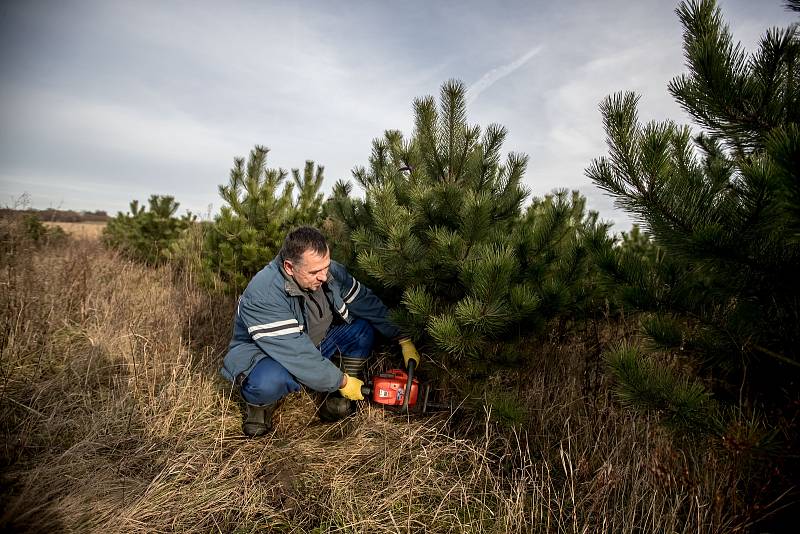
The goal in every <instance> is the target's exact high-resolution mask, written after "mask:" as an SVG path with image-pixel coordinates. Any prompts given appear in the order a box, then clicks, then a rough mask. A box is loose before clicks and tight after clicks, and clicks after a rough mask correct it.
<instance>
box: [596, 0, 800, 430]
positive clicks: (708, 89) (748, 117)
mask: <svg viewBox="0 0 800 534" xmlns="http://www.w3.org/2000/svg"><path fill="white" fill-rule="evenodd" d="M677 14H678V17H679V18H680V20H681V22H682V24H683V27H684V53H685V57H686V61H687V67H688V69H689V72H688V73H686V74H683V75H681V76H678V77H677V78H675V79H674V80H673V81H672V82H671V83H670V84H669V91H670V93H671V94H672V95H673V96H674V97H675V99H676V100H677V101H678V102H679V104H680V105H681V106H682V107H683V109H684V110H686V111H687V112H688V113H689V114H690V115H691V116H692V117H693V118H694V119H695V121H696V122H697V123H698V124H699V125H700V126H701V127H702V128H703V131H702V133H700V134H698V135H696V136H694V137H692V135H691V132H690V130H689V128H688V127H684V126H678V125H676V124H674V123H672V122H669V121H667V122H661V123H656V122H651V123H648V124H646V125H641V124H640V123H639V121H638V119H637V102H638V97H637V96H636V95H634V94H632V93H619V94H615V95H612V96H610V97H608V98H606V99H605V100H604V101H603V103H602V104H601V111H602V114H603V120H604V124H605V129H606V133H607V136H608V145H609V152H610V153H609V156H608V157H602V158H600V159H598V160H596V161H594V162H593V164H592V165H591V166H590V167H589V168H588V169H587V174H588V176H589V177H590V178H592V180H594V181H595V182H596V183H597V184H598V185H599V186H600V187H602V188H603V189H605V190H606V191H608V192H609V193H610V194H611V195H612V196H614V197H615V198H616V200H617V203H618V205H619V206H621V207H622V208H624V209H626V210H627V211H629V212H631V213H632V214H633V215H634V216H635V217H636V218H637V219H638V221H639V222H640V223H641V225H642V226H643V228H645V229H646V231H647V232H648V233H649V234H650V235H651V236H652V239H653V244H654V247H655V248H651V249H650V251H649V252H648V253H647V254H642V253H641V252H640V251H636V250H634V247H630V246H628V247H619V248H616V249H615V250H614V251H612V252H609V251H606V252H604V253H603V254H599V255H598V260H599V263H600V265H601V266H602V267H603V268H604V271H605V272H606V273H607V275H608V277H609V278H608V280H609V281H611V282H613V284H612V286H613V287H614V288H615V289H616V293H617V295H618V297H619V298H620V299H621V300H622V301H623V302H624V303H625V304H627V305H628V306H629V307H632V308H634V309H637V310H640V311H641V312H643V313H644V314H645V315H643V320H642V325H643V333H644V334H645V335H646V336H647V338H648V339H649V340H650V347H649V349H650V350H644V349H647V347H637V346H632V347H631V346H621V347H619V348H618V350H616V351H613V353H612V354H611V355H610V361H611V364H612V367H613V369H614V372H615V375H616V377H617V378H618V379H619V381H620V386H621V389H622V391H623V392H624V393H623V395H622V396H623V398H624V399H625V400H626V401H627V402H629V403H631V404H634V405H638V406H641V407H645V408H648V409H652V410H656V411H658V412H659V413H662V415H663V414H667V419H669V420H670V421H671V422H672V423H674V424H675V426H678V427H682V428H683V429H685V430H686V429H688V430H691V431H706V432H712V433H713V432H720V431H723V428H724V425H723V424H722V422H721V421H720V414H721V413H722V412H724V411H725V410H722V412H721V408H720V407H719V406H718V402H723V403H727V401H728V400H731V401H736V400H738V399H739V396H740V395H742V394H745V398H744V401H745V404H746V405H747V406H749V408H750V409H754V407H757V406H761V409H763V410H768V409H770V408H769V407H771V408H772V409H774V408H775V407H776V406H783V407H785V406H786V403H787V399H786V398H785V393H786V392H787V391H789V392H792V391H793V389H794V388H792V387H791V386H788V387H789V389H788V390H787V389H782V388H785V387H786V385H788V384H790V383H791V380H794V379H795V378H796V376H797V369H798V367H800V360H799V359H800V354H799V353H798V342H800V328H798V326H797V325H798V324H800V283H798V277H797V267H798V265H800V242H799V241H798V236H799V235H800V234H799V233H798V231H799V230H800V177H798V170H799V169H800V128H799V127H798V118H800V92H799V91H800V90H799V89H798V87H800V83H799V82H800V79H798V78H799V77H800V76H799V75H798V59H800V57H799V56H798V52H800V46H799V45H800V43H799V42H798V33H797V26H796V25H792V26H790V27H788V28H785V29H771V30H769V31H768V32H767V33H766V34H765V35H764V37H763V38H762V39H761V42H760V46H759V50H758V51H757V52H756V53H754V54H752V55H747V54H746V53H745V51H744V50H742V48H741V46H740V45H738V44H734V42H733V39H732V36H731V35H730V32H729V30H728V28H727V27H726V26H725V24H724V22H723V19H722V15H721V12H720V10H719V9H718V8H717V7H716V5H715V3H714V2H713V1H711V0H702V1H690V2H683V3H682V4H681V5H680V7H679V8H678V9H677ZM652 349H658V350H659V351H660V352H652ZM632 354H634V355H635V357H634V356H632ZM665 356H666V357H665ZM676 358H677V359H676ZM668 362H671V363H668ZM676 362H678V364H677V365H676ZM712 378H713V380H710V379H712ZM704 384H705V385H704ZM709 385H710V386H711V389H709ZM782 385H783V386H782ZM712 391H713V392H714V395H712ZM795 395H796V391H794V392H793V393H790V395H789V396H790V397H793V396H795ZM714 399H716V400H714ZM788 402H791V399H788Z"/></svg>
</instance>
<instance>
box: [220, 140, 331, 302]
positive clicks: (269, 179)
mask: <svg viewBox="0 0 800 534" xmlns="http://www.w3.org/2000/svg"><path fill="white" fill-rule="evenodd" d="M268 153H269V149H268V148H266V147H263V146H256V147H255V148H254V149H253V150H251V151H250V155H249V157H248V159H247V161H246V162H245V159H244V158H235V159H234V166H233V168H232V169H231V172H230V181H229V183H228V184H227V185H221V186H220V187H219V193H220V196H221V197H222V199H223V200H224V201H225V202H226V204H227V205H225V206H223V207H222V208H221V209H220V214H219V215H218V216H217V217H216V218H215V220H214V224H213V226H212V227H211V229H210V230H209V231H208V233H207V234H206V243H205V252H206V255H205V264H206V269H207V270H208V271H209V272H211V273H215V274H216V275H218V277H219V279H220V280H221V282H222V284H223V287H224V289H225V290H226V291H228V292H231V293H238V292H240V291H241V290H242V289H244V287H245V285H246V284H247V283H248V282H249V280H250V278H252V277H253V275H254V274H255V273H257V272H258V271H259V270H261V269H262V268H263V267H264V265H266V264H267V263H269V262H270V261H271V260H272V259H273V258H274V257H275V254H276V253H277V252H278V250H279V249H280V247H281V244H282V243H283V238H284V237H285V235H286V233H287V232H288V231H289V230H290V229H291V228H292V227H293V226H298V225H301V224H310V225H317V224H319V223H320V221H321V214H322V199H323V196H322V195H321V194H320V193H319V190H320V188H321V186H322V181H323V168H322V167H320V166H316V167H315V165H314V162H313V161H307V162H306V164H305V167H304V170H303V173H302V175H301V174H300V171H299V169H293V170H292V181H291V182H287V181H286V178H287V176H288V174H287V172H286V171H285V170H284V169H270V168H267V154H268ZM295 186H296V187H297V196H296V198H295Z"/></svg>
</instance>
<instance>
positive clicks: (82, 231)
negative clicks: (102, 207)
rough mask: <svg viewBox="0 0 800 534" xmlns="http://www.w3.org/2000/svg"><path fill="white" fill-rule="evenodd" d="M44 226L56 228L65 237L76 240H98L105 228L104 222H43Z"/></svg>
mask: <svg viewBox="0 0 800 534" xmlns="http://www.w3.org/2000/svg"><path fill="white" fill-rule="evenodd" d="M44 225H45V226H48V227H53V226H58V227H60V228H61V229H62V230H64V231H65V232H66V233H67V235H70V236H72V237H75V238H77V239H99V238H100V235H101V234H102V233H103V229H104V228H105V227H106V223H104V222H49V221H48V222H45V223H44Z"/></svg>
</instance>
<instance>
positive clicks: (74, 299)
mask: <svg viewBox="0 0 800 534" xmlns="http://www.w3.org/2000/svg"><path fill="white" fill-rule="evenodd" d="M19 250H22V249H18V251H19ZM2 257H3V262H4V263H3V265H2V274H0V276H1V277H2V279H0V283H2V284H3V287H4V290H3V292H2V296H0V305H1V306H2V319H1V321H2V322H1V323H0V324H2V360H0V373H1V374H2V383H1V384H0V388H2V389H1V390H0V425H1V426H0V428H1V429H2V430H1V431H2V436H3V448H2V456H1V457H0V461H1V462H2V466H3V476H2V492H3V497H2V502H3V510H2V516H1V518H0V525H2V526H3V527H4V528H6V529H7V530H29V531H40V532H41V531H79V532H92V531H98V532H99V531H102V532H108V531H110V532H234V531H236V532H255V531H261V532H363V533H373V532H412V531H413V532H426V531H429V532H498V533H499V532H642V531H646V532H721V531H725V530H732V529H733V527H734V523H733V521H734V519H735V517H736V515H735V511H736V510H735V509H734V508H733V507H732V503H734V501H733V500H732V499H731V497H730V495H728V494H727V493H726V492H727V488H728V487H729V486H730V480H729V479H728V478H726V477H728V476H729V474H728V473H729V472H730V469H728V467H727V466H726V465H714V464H713V463H711V462H712V460H713V458H715V456H714V454H713V451H702V450H699V451H696V455H695V456H692V457H687V456H683V455H682V454H683V453H677V452H676V451H674V450H673V449H672V448H671V447H670V445H669V443H670V440H669V439H667V437H666V436H663V435H662V434H660V433H659V431H657V430H656V427H655V426H654V425H650V424H648V423H646V422H644V423H642V422H641V421H639V420H635V419H629V418H628V417H627V416H626V415H624V414H623V413H621V412H619V411H618V410H617V409H616V408H615V405H614V403H613V402H611V400H610V398H609V395H608V392H607V390H606V389H605V386H604V385H602V384H600V385H598V386H597V387H596V388H595V389H594V390H592V391H591V392H589V391H587V384H586V381H585V380H584V375H583V373H585V372H587V368H586V365H585V361H586V357H585V354H584V353H582V352H581V350H582V349H581V346H580V345H571V346H569V347H558V346H549V347H545V348H543V349H542V350H541V351H540V354H539V355H538V357H539V358H540V359H541V361H539V362H537V364H536V367H535V368H534V370H533V371H531V372H529V373H528V376H526V377H523V378H524V380H523V381H522V383H524V384H525V385H526V387H524V388H520V389H517V390H516V391H515V393H514V395H515V396H516V398H517V399H518V401H519V402H520V403H521V405H522V406H524V407H525V409H526V413H528V414H529V415H528V416H527V420H526V421H525V423H524V424H522V425H519V426H516V427H514V426H511V427H509V426H508V425H507V424H503V420H502V418H500V417H498V416H497V414H496V413H494V411H493V409H491V408H487V409H486V410H485V411H484V412H483V413H481V412H478V413H477V414H474V413H470V414H464V413H462V412H463V409H462V410H459V411H457V412H456V413H455V414H450V413H442V414H439V415H435V416H431V417H427V418H423V419H411V420H408V419H406V418H403V417H399V416H396V415H393V414H391V413H387V412H384V411H382V410H380V409H378V408H374V407H371V406H367V405H363V406H362V407H361V410H360V411H359V413H358V414H357V415H356V416H355V417H353V418H351V419H349V420H347V421H344V422H341V423H339V424H334V425H329V424H322V423H320V422H319V421H318V420H317V418H316V416H315V409H314V404H315V403H314V399H313V398H312V396H311V395H309V394H306V393H301V394H296V395H293V396H290V397H289V398H287V399H286V401H285V402H284V403H283V405H282V406H281V407H280V409H279V410H278V412H277V415H276V430H275V431H274V433H272V434H271V435H270V436H269V437H267V438H266V439H259V440H247V439H244V438H243V437H242V436H241V430H240V428H241V427H240V425H241V416H240V408H239V406H238V401H237V400H236V396H235V395H233V394H232V392H231V391H230V389H229V387H228V385H227V383H225V382H224V381H223V380H221V379H220V378H219V376H218V367H219V363H220V360H221V357H222V355H223V353H224V350H225V345H226V343H227V338H228V335H229V328H230V320H231V315H232V312H233V307H234V301H233V300H232V299H229V298H224V297H212V296H209V295H208V294H207V293H205V292H203V291H200V290H197V289H196V288H194V287H193V286H192V284H191V283H189V282H187V281H186V280H190V279H191V274H190V273H189V274H187V273H183V275H181V276H175V275H174V273H173V272H172V271H170V270H169V269H168V268H161V269H158V270H152V269H147V268H144V267H142V266H140V265H136V264H133V263H130V262H128V261H126V260H124V259H122V258H120V257H119V256H117V255H114V254H113V253H110V252H108V251H106V250H104V249H102V248H101V247H100V245H99V244H98V242H97V241H94V240H90V239H72V240H71V241H70V242H69V243H68V244H67V245H66V246H64V247H61V248H54V247H45V248H39V249H33V248H30V249H25V251H24V252H18V253H15V254H13V255H9V254H7V255H3V256H2ZM496 380H497V383H496V384H495V386H496V387H497V388H508V387H510V382H505V381H503V380H502V379H501V378H497V379H496ZM515 383H516V384H519V381H518V382H515ZM524 428H527V430H523V429H524ZM704 467H705V468H706V470H705V471H702V469H701V468H704Z"/></svg>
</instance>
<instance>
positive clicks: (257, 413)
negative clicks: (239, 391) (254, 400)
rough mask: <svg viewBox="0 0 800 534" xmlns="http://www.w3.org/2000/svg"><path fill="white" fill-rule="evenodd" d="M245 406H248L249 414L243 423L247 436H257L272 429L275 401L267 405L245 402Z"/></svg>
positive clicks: (243, 430) (243, 429)
mask: <svg viewBox="0 0 800 534" xmlns="http://www.w3.org/2000/svg"><path fill="white" fill-rule="evenodd" d="M245 406H247V416H246V417H245V419H244V424H242V432H244V435H245V436H248V437H251V438H257V437H259V436H263V435H264V434H266V433H267V432H269V431H270V430H272V414H273V413H274V412H275V403H274V402H273V403H272V404H267V405H265V406H256V405H255V404H245Z"/></svg>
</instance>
